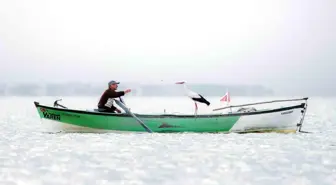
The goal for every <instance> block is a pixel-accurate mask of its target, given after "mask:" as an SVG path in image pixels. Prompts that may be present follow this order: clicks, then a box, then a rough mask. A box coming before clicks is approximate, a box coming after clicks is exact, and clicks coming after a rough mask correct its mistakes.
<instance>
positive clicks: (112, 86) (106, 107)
mask: <svg viewBox="0 0 336 185" xmlns="http://www.w3.org/2000/svg"><path fill="white" fill-rule="evenodd" d="M119 83H120V82H116V81H114V80H112V81H110V82H109V83H108V89H106V90H105V92H104V93H103V95H102V96H101V97H100V100H99V103H98V111H99V112H113V113H115V112H118V113H121V111H120V110H119V109H118V108H117V107H115V106H113V101H114V98H119V97H121V96H124V95H125V94H127V93H129V92H131V89H126V90H125V91H116V90H117V88H118V84H119Z"/></svg>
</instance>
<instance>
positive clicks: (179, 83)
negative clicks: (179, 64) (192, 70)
mask: <svg viewBox="0 0 336 185" xmlns="http://www.w3.org/2000/svg"><path fill="white" fill-rule="evenodd" d="M184 83H185V82H176V83H175V84H184Z"/></svg>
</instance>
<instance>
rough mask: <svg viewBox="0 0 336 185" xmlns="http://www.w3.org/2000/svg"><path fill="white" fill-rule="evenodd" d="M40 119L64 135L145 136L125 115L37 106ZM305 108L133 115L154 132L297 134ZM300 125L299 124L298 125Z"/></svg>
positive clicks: (137, 125)
mask: <svg viewBox="0 0 336 185" xmlns="http://www.w3.org/2000/svg"><path fill="white" fill-rule="evenodd" d="M34 104H35V107H36V108H37V112H38V114H39V117H40V118H41V119H43V120H45V121H49V123H51V125H53V129H57V130H56V131H57V132H58V131H63V132H146V130H145V129H144V127H142V126H141V125H140V124H139V122H138V121H137V120H136V119H135V118H133V117H132V116H130V115H129V114H126V113H121V114H119V113H101V112H96V111H85V110H74V109H67V108H56V107H51V106H46V105H40V104H39V103H38V102H34ZM304 109H305V104H304V103H303V104H299V105H296V106H289V107H283V108H278V109H271V110H261V111H256V112H248V113H231V114H208V115H197V116H195V115H173V114H160V115H148V114H135V115H136V116H137V117H138V118H139V119H140V120H141V121H143V122H144V123H145V125H146V126H147V127H149V128H150V129H151V130H152V131H153V132H157V133H167V132H169V133H171V132H212V133H218V132H221V133H228V132H237V133H245V132H270V131H271V132H286V133H288V132H296V131H297V127H298V123H299V122H300V121H301V120H302V119H303V117H302V110H304ZM301 122H302V121H301Z"/></svg>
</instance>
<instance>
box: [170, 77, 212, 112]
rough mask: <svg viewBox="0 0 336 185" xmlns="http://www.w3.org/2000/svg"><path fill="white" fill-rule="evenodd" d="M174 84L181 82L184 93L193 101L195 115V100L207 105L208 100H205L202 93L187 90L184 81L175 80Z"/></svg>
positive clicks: (208, 103) (196, 108)
mask: <svg viewBox="0 0 336 185" xmlns="http://www.w3.org/2000/svg"><path fill="white" fill-rule="evenodd" d="M176 84H183V86H184V90H185V93H186V95H187V96H188V97H189V98H191V99H192V100H193V101H194V102H195V115H196V114H197V110H198V107H197V102H200V103H204V104H206V105H207V106H209V105H210V102H209V101H208V100H206V99H205V98H204V97H203V96H202V95H200V94H198V93H196V92H193V91H191V90H189V89H188V87H187V85H186V84H185V82H176Z"/></svg>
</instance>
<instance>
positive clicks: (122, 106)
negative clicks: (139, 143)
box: [115, 98, 153, 133]
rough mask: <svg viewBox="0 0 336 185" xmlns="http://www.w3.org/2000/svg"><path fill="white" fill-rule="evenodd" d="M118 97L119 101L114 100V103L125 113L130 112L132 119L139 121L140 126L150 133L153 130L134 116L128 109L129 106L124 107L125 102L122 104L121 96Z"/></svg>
mask: <svg viewBox="0 0 336 185" xmlns="http://www.w3.org/2000/svg"><path fill="white" fill-rule="evenodd" d="M119 99H120V101H119V100H115V101H116V103H117V104H118V105H119V106H120V107H121V108H122V109H123V110H124V111H125V112H126V113H127V114H130V115H131V116H132V117H133V118H134V119H136V120H137V121H138V122H139V123H140V125H141V126H142V127H144V128H145V130H146V131H147V132H149V133H152V132H153V131H152V130H151V129H150V128H148V127H147V126H146V125H145V123H144V122H142V121H141V120H140V119H139V118H138V117H136V116H135V115H134V114H133V113H132V112H131V111H130V110H129V108H127V107H126V105H125V104H123V103H122V101H123V100H122V99H121V98H119Z"/></svg>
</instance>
